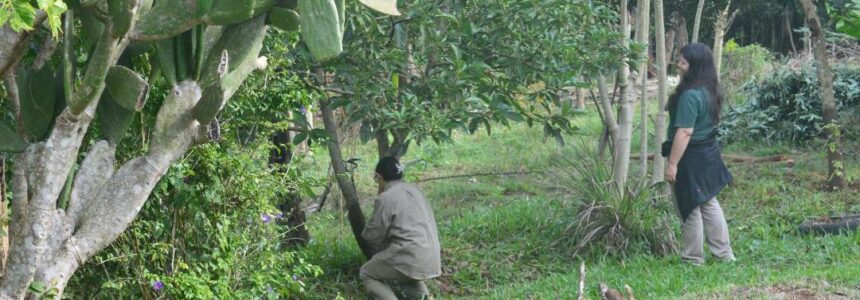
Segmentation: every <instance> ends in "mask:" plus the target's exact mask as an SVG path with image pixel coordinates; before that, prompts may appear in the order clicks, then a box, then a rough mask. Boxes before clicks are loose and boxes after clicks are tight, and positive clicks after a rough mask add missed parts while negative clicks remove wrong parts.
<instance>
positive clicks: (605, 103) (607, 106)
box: [597, 75, 619, 141]
mask: <svg viewBox="0 0 860 300" xmlns="http://www.w3.org/2000/svg"><path fill="white" fill-rule="evenodd" d="M597 91H598V92H599V93H600V106H601V107H602V109H601V110H602V111H603V126H604V128H605V129H606V130H605V131H606V132H607V134H606V135H608V136H609V138H610V140H612V141H615V140H617V139H618V130H619V129H618V122H616V121H615V113H614V112H615V110H614V109H612V99H610V98H609V87H608V86H607V85H606V77H605V76H603V75H600V76H598V77H597Z"/></svg>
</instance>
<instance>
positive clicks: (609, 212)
mask: <svg viewBox="0 0 860 300" xmlns="http://www.w3.org/2000/svg"><path fill="white" fill-rule="evenodd" d="M553 161H554V163H553V170H554V173H555V174H556V176H555V181H556V182H555V183H556V184H558V188H560V189H562V190H565V191H566V192H567V194H568V195H570V197H572V200H573V201H574V205H573V206H572V207H573V209H572V210H571V211H570V212H569V216H570V217H571V218H572V221H571V223H570V224H569V225H568V226H567V227H566V229H565V231H566V236H565V237H564V238H562V239H561V240H559V241H558V242H559V243H561V244H562V245H566V246H569V247H571V248H572V249H573V251H574V253H573V254H574V255H579V254H584V253H592V252H598V253H599V252H602V253H603V254H604V255H609V256H627V255H629V254H632V253H641V252H643V251H649V252H650V253H652V254H655V255H667V254H670V253H674V252H675V251H676V250H677V248H676V243H675V233H674V230H673V229H672V227H671V224H673V221H674V219H676V218H677V217H676V216H675V214H674V211H673V209H674V208H673V206H672V204H671V202H669V200H666V199H661V198H665V197H658V196H659V194H660V193H661V191H662V190H663V189H664V188H665V187H664V186H662V185H654V186H648V185H644V184H641V180H639V179H638V178H634V177H630V179H628V185H627V188H625V189H624V191H623V192H622V191H620V190H619V189H618V188H617V186H616V184H615V182H613V177H612V170H611V168H610V166H609V162H608V161H604V160H602V159H601V158H600V157H599V156H598V154H597V151H596V150H595V149H594V147H592V146H589V145H586V144H585V143H578V144H574V145H573V146H572V147H571V148H570V149H568V150H566V151H565V152H564V153H562V154H561V155H559V157H558V158H556V159H555V160H553ZM646 180H647V179H646Z"/></svg>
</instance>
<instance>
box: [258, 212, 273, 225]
mask: <svg viewBox="0 0 860 300" xmlns="http://www.w3.org/2000/svg"><path fill="white" fill-rule="evenodd" d="M260 217H261V218H262V219H263V223H269V221H271V220H272V217H271V216H269V214H260Z"/></svg>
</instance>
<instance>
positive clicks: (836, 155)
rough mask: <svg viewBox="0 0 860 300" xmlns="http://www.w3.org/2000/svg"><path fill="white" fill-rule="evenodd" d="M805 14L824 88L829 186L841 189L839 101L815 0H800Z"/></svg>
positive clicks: (833, 188)
mask: <svg viewBox="0 0 860 300" xmlns="http://www.w3.org/2000/svg"><path fill="white" fill-rule="evenodd" d="M800 4H801V5H803V11H804V13H805V15H806V23H807V24H808V25H809V31H810V33H811V38H812V52H813V55H814V56H815V64H816V70H817V73H818V85H819V90H820V91H821V110H822V111H823V112H824V120H823V121H824V124H826V125H824V133H825V136H826V138H827V144H826V145H825V151H826V152H827V165H828V170H829V172H828V177H827V187H828V188H829V189H830V190H838V189H842V188H844V187H845V179H844V177H845V165H844V163H843V160H842V149H841V145H840V135H841V133H840V128H839V124H838V123H837V122H836V100H835V99H834V97H833V71H832V70H831V69H830V62H829V61H828V58H827V48H826V47H827V44H826V43H827V42H826V41H825V39H824V29H823V28H822V27H821V21H820V20H819V18H818V10H817V9H816V7H815V3H813V2H812V0H800Z"/></svg>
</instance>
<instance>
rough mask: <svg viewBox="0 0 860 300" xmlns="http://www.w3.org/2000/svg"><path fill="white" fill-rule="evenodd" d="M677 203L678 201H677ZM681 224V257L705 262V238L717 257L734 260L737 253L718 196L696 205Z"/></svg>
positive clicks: (686, 259)
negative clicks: (733, 249) (730, 238)
mask: <svg viewBox="0 0 860 300" xmlns="http://www.w3.org/2000/svg"><path fill="white" fill-rule="evenodd" d="M676 203H677V202H676ZM682 222H683V224H681V239H682V240H683V242H684V245H683V247H682V248H681V259H682V260H684V261H687V262H690V263H693V264H704V263H705V250H704V240H705V239H707V242H708V248H710V249H711V253H712V254H713V255H714V257H716V258H717V259H719V260H721V261H732V260H734V259H735V255H734V253H733V252H732V245H731V241H729V226H728V224H726V217H725V215H723V209H722V208H721V207H720V202H718V201H717V198H713V199H711V200H708V201H707V202H705V203H702V204H701V205H699V207H696V209H694V210H693V212H692V213H690V216H688V217H687V220H686V221H683V220H682Z"/></svg>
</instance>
